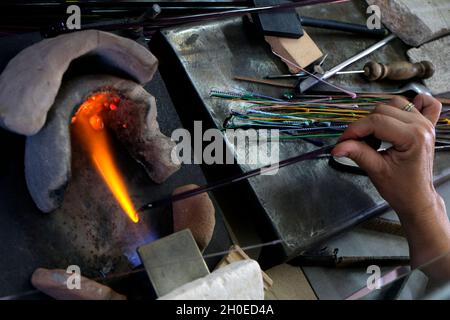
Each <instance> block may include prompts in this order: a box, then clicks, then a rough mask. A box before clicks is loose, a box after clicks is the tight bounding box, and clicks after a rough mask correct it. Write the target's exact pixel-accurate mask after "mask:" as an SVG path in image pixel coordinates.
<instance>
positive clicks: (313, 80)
mask: <svg viewBox="0 0 450 320" xmlns="http://www.w3.org/2000/svg"><path fill="white" fill-rule="evenodd" d="M396 38H397V36H396V35H394V34H391V35H390V36H388V37H386V38H384V39H383V40H381V41H379V42H377V43H375V44H374V45H373V46H370V47H369V48H367V49H366V50H364V51H362V52H360V53H358V54H357V55H355V56H353V57H351V58H350V59H348V60H346V61H344V62H342V63H341V64H339V65H337V66H335V67H334V68H333V69H331V70H329V71H327V72H325V73H324V74H323V75H319V76H310V77H308V78H306V79H305V80H303V81H302V82H300V84H299V85H298V86H297V89H298V91H299V92H300V93H304V92H305V91H306V90H308V89H310V88H311V87H313V86H315V85H316V84H318V83H319V82H321V81H322V80H326V79H328V78H330V77H332V76H334V75H335V74H336V73H337V72H339V71H341V70H343V69H345V68H346V67H348V66H349V65H351V64H353V63H355V62H356V61H358V60H360V59H362V58H364V57H365V56H367V55H369V54H371V53H372V52H374V51H376V50H378V49H379V48H381V47H383V46H385V45H386V44H388V43H389V42H391V41H392V40H394V39H396Z"/></svg>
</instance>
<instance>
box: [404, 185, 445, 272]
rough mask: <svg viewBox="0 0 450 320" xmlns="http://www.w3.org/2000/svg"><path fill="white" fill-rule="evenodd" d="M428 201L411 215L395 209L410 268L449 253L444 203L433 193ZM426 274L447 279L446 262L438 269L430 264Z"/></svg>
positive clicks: (435, 265)
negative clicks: (400, 224)
mask: <svg viewBox="0 0 450 320" xmlns="http://www.w3.org/2000/svg"><path fill="white" fill-rule="evenodd" d="M431 199H432V200H430V201H429V202H428V205H426V206H423V207H422V208H420V209H419V208H418V209H417V211H415V212H403V211H402V210H397V213H398V215H399V217H400V220H401V222H402V226H403V228H404V230H405V233H406V236H407V238H408V243H409V250H410V256H411V267H412V268H417V267H420V266H422V265H424V264H426V263H428V262H430V261H432V260H433V259H435V258H437V257H440V256H442V255H445V254H446V253H449V252H450V222H449V219H448V217H447V212H446V208H445V203H444V201H443V200H442V198H441V197H440V196H439V195H438V194H437V193H436V192H435V194H433V195H432V196H431ZM443 260H447V259H443ZM426 271H427V273H428V275H429V276H431V277H432V278H443V279H447V280H450V267H449V264H448V263H442V268H441V267H439V265H438V264H434V265H432V266H430V268H428V269H427V270H426Z"/></svg>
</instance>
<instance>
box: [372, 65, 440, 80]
mask: <svg viewBox="0 0 450 320" xmlns="http://www.w3.org/2000/svg"><path fill="white" fill-rule="evenodd" d="M434 71H435V69H434V65H433V64H432V63H431V62H429V61H422V62H418V63H410V62H395V63H392V64H386V65H385V64H382V63H377V62H374V61H371V62H368V63H367V64H366V65H365V66H364V75H365V76H366V77H367V78H368V79H369V80H370V81H376V80H382V79H389V80H409V79H413V78H419V79H427V78H430V77H432V76H433V74H434Z"/></svg>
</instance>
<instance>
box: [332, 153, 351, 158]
mask: <svg viewBox="0 0 450 320" xmlns="http://www.w3.org/2000/svg"><path fill="white" fill-rule="evenodd" d="M333 157H336V158H346V157H348V153H345V152H338V153H335V154H333Z"/></svg>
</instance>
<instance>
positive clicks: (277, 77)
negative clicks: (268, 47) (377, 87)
mask: <svg viewBox="0 0 450 320" xmlns="http://www.w3.org/2000/svg"><path fill="white" fill-rule="evenodd" d="M364 72H365V71H364V70H351V71H339V72H336V74H337V75H341V74H354V73H364ZM302 77H303V78H304V77H308V75H307V74H306V73H305V72H299V73H295V74H279V75H276V74H273V75H268V76H266V77H265V78H266V79H293V78H296V79H297V78H302Z"/></svg>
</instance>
